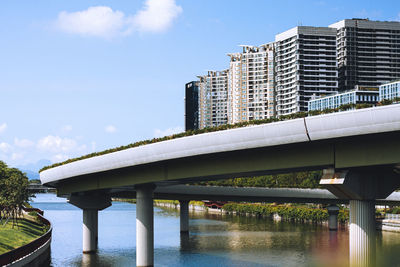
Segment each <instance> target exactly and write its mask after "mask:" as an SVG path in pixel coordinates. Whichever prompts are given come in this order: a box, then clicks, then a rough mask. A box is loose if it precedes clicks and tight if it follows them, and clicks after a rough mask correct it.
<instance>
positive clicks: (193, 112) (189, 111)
mask: <svg viewBox="0 0 400 267" xmlns="http://www.w3.org/2000/svg"><path fill="white" fill-rule="evenodd" d="M199 126H200V125H199V82H198V81H192V82H188V83H187V84H185V131H189V130H196V129H199Z"/></svg>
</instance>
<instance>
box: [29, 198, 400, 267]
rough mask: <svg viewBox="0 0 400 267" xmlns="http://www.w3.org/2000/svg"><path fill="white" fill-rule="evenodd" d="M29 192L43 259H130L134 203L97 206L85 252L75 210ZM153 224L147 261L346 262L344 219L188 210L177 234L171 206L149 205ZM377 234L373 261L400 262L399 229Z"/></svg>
mask: <svg viewBox="0 0 400 267" xmlns="http://www.w3.org/2000/svg"><path fill="white" fill-rule="evenodd" d="M32 200H33V202H32V203H31V204H32V206H34V207H37V208H40V209H42V210H44V215H45V217H46V218H47V219H49V220H50V221H51V223H52V224H53V239H52V244H51V266H57V267H58V266H63V267H64V266H135V261H136V260H135V247H136V244H135V241H136V229H135V222H136V206H135V205H134V204H130V203H124V202H113V205H112V206H111V207H109V208H107V209H105V210H104V211H100V212H99V249H98V252H97V253H96V254H93V255H87V254H82V211H81V210H80V209H78V208H76V207H74V206H72V205H70V204H68V203H67V202H66V200H65V199H63V198H58V197H56V196H55V195H54V194H37V195H36V198H33V199H32ZM154 229H155V233H154V239H155V242H154V245H155V250H154V251H155V252H154V253H155V255H154V258H155V266H174V267H179V266H196V267H197V266H207V267H208V266H210V267H212V266H218V267H223V266H346V265H347V262H348V257H349V252H348V248H349V245H348V243H349V240H348V231H347V229H346V228H345V227H342V228H341V229H340V230H339V231H329V230H328V229H327V226H326V225H315V224H301V223H289V222H273V221H272V220H270V219H257V218H253V217H238V216H222V215H216V214H207V213H196V214H191V215H190V234H189V235H184V236H181V235H180V232H179V213H178V212H176V211H174V210H165V209H160V208H156V207H155V208H154ZM377 240H378V241H377V244H378V245H377V251H378V260H379V262H380V265H381V266H382V265H386V266H392V264H394V263H397V264H400V234H398V233H389V232H383V233H380V232H379V233H378V238H377ZM393 266H394V265H393ZM396 266H398V265H396Z"/></svg>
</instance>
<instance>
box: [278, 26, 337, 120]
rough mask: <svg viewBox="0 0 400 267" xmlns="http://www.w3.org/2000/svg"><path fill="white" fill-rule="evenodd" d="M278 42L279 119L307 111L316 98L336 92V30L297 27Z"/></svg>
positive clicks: (284, 33) (284, 34)
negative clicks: (314, 97)
mask: <svg viewBox="0 0 400 267" xmlns="http://www.w3.org/2000/svg"><path fill="white" fill-rule="evenodd" d="M275 42H276V48H275V58H276V114H277V116H281V115H287V114H291V113H296V112H299V111H307V109H308V101H309V100H310V99H311V97H312V96H313V95H316V96H320V95H326V94H331V93H335V92H337V90H338V82H337V78H338V72H337V63H336V29H334V28H329V27H309V26H298V27H295V28H292V29H290V30H288V31H286V32H283V33H280V34H278V35H276V36H275Z"/></svg>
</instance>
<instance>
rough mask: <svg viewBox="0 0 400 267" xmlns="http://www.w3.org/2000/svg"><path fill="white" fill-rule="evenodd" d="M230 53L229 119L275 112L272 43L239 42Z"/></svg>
mask: <svg viewBox="0 0 400 267" xmlns="http://www.w3.org/2000/svg"><path fill="white" fill-rule="evenodd" d="M241 47H242V48H243V51H242V52H241V53H231V54H228V56H229V57H230V65H229V75H228V77H229V78H228V123H230V124H233V123H237V122H243V121H250V120H260V119H265V118H270V117H273V116H275V98H274V44H273V43H270V44H264V45H261V46H249V45H241Z"/></svg>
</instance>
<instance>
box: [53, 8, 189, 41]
mask: <svg viewBox="0 0 400 267" xmlns="http://www.w3.org/2000/svg"><path fill="white" fill-rule="evenodd" d="M181 13H182V7H180V6H178V5H176V3H175V0H146V2H145V3H144V6H143V8H142V9H141V10H139V11H138V12H137V13H136V14H135V15H125V14H124V13H123V12H121V11H118V10H112V8H110V7H108V6H93V7H89V8H88V9H86V10H83V11H77V12H67V11H62V12H60V13H59V14H58V18H57V20H56V22H55V25H56V28H58V29H59V30H61V31H63V32H67V33H70V34H78V35H82V36H95V37H101V38H112V37H115V36H127V35H129V34H131V33H133V32H163V31H165V30H167V29H168V28H170V27H171V25H172V23H173V21H174V20H175V19H176V18H177V17H178V16H179V15H180V14H181Z"/></svg>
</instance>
